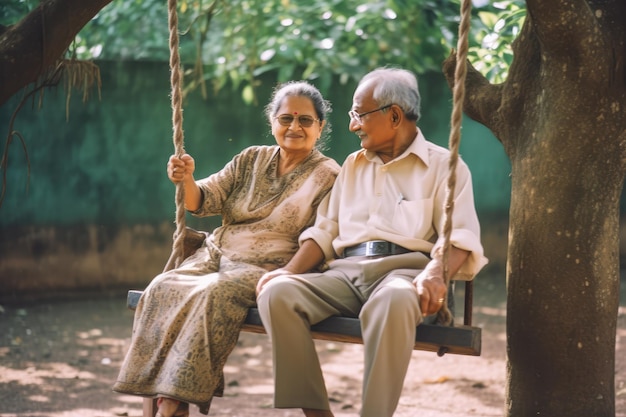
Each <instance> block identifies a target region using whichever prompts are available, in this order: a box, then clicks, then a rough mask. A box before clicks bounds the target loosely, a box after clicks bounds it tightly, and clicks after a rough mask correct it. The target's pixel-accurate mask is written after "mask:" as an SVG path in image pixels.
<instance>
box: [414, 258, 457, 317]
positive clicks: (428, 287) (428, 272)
mask: <svg viewBox="0 0 626 417" xmlns="http://www.w3.org/2000/svg"><path fill="white" fill-rule="evenodd" d="M413 285H415V289H416V290H417V295H418V297H419V305H420V309H421V310H422V315H424V316H429V315H431V314H435V313H436V312H438V311H439V310H440V309H441V307H442V306H443V303H444V302H445V300H446V293H447V292H448V288H447V287H446V284H445V282H444V280H443V265H442V264H441V262H440V261H439V260H437V259H433V260H432V261H430V262H429V263H428V265H426V268H425V269H424V270H423V271H422V272H421V273H420V274H419V275H418V276H417V277H415V279H414V280H413Z"/></svg>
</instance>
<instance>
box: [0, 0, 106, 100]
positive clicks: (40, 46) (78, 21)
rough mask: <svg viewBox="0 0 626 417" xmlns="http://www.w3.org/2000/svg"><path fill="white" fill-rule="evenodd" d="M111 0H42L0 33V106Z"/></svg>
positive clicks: (44, 68) (56, 57)
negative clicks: (18, 20)
mask: <svg viewBox="0 0 626 417" xmlns="http://www.w3.org/2000/svg"><path fill="white" fill-rule="evenodd" d="M111 1H112V0H44V1H42V2H41V4H40V5H39V6H38V7H37V8H36V9H35V10H33V11H32V12H31V13H29V14H28V15H27V16H26V17H24V19H22V21H20V22H19V23H17V24H15V25H13V26H9V27H7V28H5V30H4V31H3V32H1V33H0V106H1V105H2V104H4V103H5V102H6V101H7V100H8V99H9V98H10V97H11V96H12V95H13V94H15V93H16V92H18V91H19V90H20V89H22V88H23V87H25V86H27V85H28V84H30V83H32V82H34V81H36V80H37V78H38V77H39V75H41V74H43V73H44V72H45V71H47V70H48V69H49V68H50V67H51V66H52V65H54V64H55V62H57V60H59V59H61V58H62V57H63V54H64V53H65V51H66V50H67V48H68V47H69V45H70V44H71V42H72V41H73V40H74V37H75V36H76V34H77V33H78V32H79V31H80V30H81V29H82V28H83V26H85V24H87V23H88V22H89V21H90V20H91V19H92V18H93V17H94V16H95V15H96V13H98V11H100V10H101V9H102V8H103V7H104V6H106V5H107V4H109V3H110V2H111Z"/></svg>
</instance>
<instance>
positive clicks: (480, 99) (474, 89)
mask: <svg viewBox="0 0 626 417" xmlns="http://www.w3.org/2000/svg"><path fill="white" fill-rule="evenodd" d="M455 67H456V54H455V53H454V51H453V53H451V54H450V56H448V58H446V60H445V61H444V62H443V74H444V76H445V77H446V80H447V82H448V86H449V87H450V89H451V90H452V89H454V69H455ZM501 99H502V86H501V85H493V84H490V83H489V81H487V79H486V78H485V77H484V76H483V75H482V74H481V73H480V72H478V70H476V68H474V67H473V66H472V64H470V63H469V62H468V63H467V75H466V78H465V100H464V102H463V111H464V112H465V114H467V116H469V117H471V118H472V119H474V120H476V121H477V122H479V123H482V124H483V125H485V126H486V127H488V128H489V129H491V130H492V131H493V132H494V134H495V135H496V136H498V134H497V130H498V129H497V127H498V126H499V125H500V121H499V120H498V108H499V107H500V101H501Z"/></svg>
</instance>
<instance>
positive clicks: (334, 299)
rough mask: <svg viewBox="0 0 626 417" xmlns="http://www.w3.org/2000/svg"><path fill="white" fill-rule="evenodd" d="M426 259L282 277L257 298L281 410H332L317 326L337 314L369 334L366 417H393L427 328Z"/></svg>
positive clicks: (363, 261) (352, 264) (344, 263)
mask: <svg viewBox="0 0 626 417" xmlns="http://www.w3.org/2000/svg"><path fill="white" fill-rule="evenodd" d="M428 261H429V259H428V258H427V257H426V256H425V255H423V254H422V253H419V252H415V253H407V254H402V255H394V256H387V257H382V258H375V259H371V258H364V257H353V258H347V259H339V260H335V261H333V262H332V263H331V264H330V265H329V266H330V269H329V270H328V271H326V272H324V273H312V274H301V275H290V276H283V277H277V278H275V279H273V280H272V281H270V282H269V283H268V284H267V285H266V286H265V288H264V289H263V291H262V292H261V293H260V294H259V296H258V298H257V304H258V308H259V312H260V314H261V318H262V320H263V324H264V326H265V329H266V331H267V333H268V335H269V336H270V338H271V341H272V349H273V357H274V378H275V392H274V406H275V407H276V408H311V409H319V410H330V405H329V402H328V394H327V392H326V387H325V384H324V377H323V374H322V371H321V368H320V363H319V359H318V356H317V352H316V350H315V344H314V342H313V339H312V338H311V333H310V330H309V328H310V325H311V324H315V323H318V322H320V321H322V320H324V319H325V318H327V317H329V316H332V315H344V316H349V317H359V319H360V320H361V330H362V333H363V345H364V353H365V358H364V362H365V363H364V364H365V368H364V375H363V392H362V396H363V398H362V408H361V416H362V417H385V416H392V415H393V413H394V411H395V409H396V407H397V405H398V401H399V400H400V395H401V393H402V386H403V384H404V378H405V376H406V372H407V369H408V366H409V362H410V359H411V352H412V351H413V346H414V344H415V328H416V327H417V325H419V324H420V323H421V322H422V314H421V311H420V308H419V303H418V297H417V293H416V291H415V287H414V286H413V285H412V280H413V278H415V276H417V274H418V273H419V272H420V271H421V270H422V269H423V268H424V267H425V266H426V264H427V263H428Z"/></svg>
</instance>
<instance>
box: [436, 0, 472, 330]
mask: <svg viewBox="0 0 626 417" xmlns="http://www.w3.org/2000/svg"><path fill="white" fill-rule="evenodd" d="M471 7H472V2H471V0H463V2H462V3H461V22H460V23H459V39H458V41H457V51H456V67H455V72H454V88H453V92H452V97H453V107H452V115H451V120H450V137H449V141H448V147H449V149H450V162H449V166H448V167H449V170H450V174H449V176H448V184H447V191H446V192H447V194H446V205H445V222H444V227H443V234H444V243H443V260H442V261H443V278H444V282H445V284H446V287H448V286H449V284H450V271H449V267H448V260H449V258H450V246H451V244H450V236H451V234H452V213H453V211H454V189H455V187H456V167H457V163H458V161H459V145H460V143H461V123H462V121H463V101H464V100H465V76H466V74H467V50H468V38H469V29H470V18H471ZM446 298H447V297H446ZM437 319H438V321H439V322H440V323H443V324H446V325H447V324H450V322H451V321H452V314H451V313H450V310H449V309H448V302H447V300H445V302H444V303H443V307H442V308H441V309H440V310H439V313H438V314H437Z"/></svg>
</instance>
